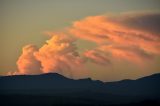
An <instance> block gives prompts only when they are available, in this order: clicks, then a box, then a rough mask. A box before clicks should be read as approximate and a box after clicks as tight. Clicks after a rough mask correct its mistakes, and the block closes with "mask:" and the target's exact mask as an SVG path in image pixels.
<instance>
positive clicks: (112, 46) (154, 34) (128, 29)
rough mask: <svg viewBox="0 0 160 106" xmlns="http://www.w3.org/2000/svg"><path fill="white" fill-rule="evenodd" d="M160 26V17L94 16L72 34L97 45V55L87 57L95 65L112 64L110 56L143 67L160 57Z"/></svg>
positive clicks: (152, 15)
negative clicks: (98, 63)
mask: <svg viewBox="0 0 160 106" xmlns="http://www.w3.org/2000/svg"><path fill="white" fill-rule="evenodd" d="M159 23H160V14H156V13H154V14H153V13H148V14H147V13H146V14H124V15H120V16H91V17H87V18H85V19H83V20H80V21H77V22H75V23H74V24H73V27H71V28H70V29H69V32H70V33H71V34H72V35H74V36H76V37H78V38H81V39H85V40H89V41H93V42H95V43H97V47H96V49H95V50H96V55H95V51H94V52H93V50H90V51H87V52H86V53H84V54H89V55H85V56H86V57H87V58H90V60H91V61H93V62H96V63H97V62H100V64H101V62H102V60H103V61H111V60H109V59H107V60H106V58H108V54H109V55H111V56H112V57H116V58H119V59H121V60H128V61H130V62H134V63H137V64H139V63H144V61H145V60H148V61H150V60H151V58H153V57H154V56H155V55H160V36H159V34H160V30H159V28H160V24H159ZM97 51H99V52H97ZM102 52H103V58H100V55H102ZM97 54H98V55H97ZM104 54H105V56H104ZM93 59H94V60H93ZM102 63H103V62H102Z"/></svg>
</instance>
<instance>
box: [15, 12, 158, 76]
mask: <svg viewBox="0 0 160 106" xmlns="http://www.w3.org/2000/svg"><path fill="white" fill-rule="evenodd" d="M159 28H160V14H159V13H142V14H135V13H134V14H122V15H118V16H116V15H114V16H106V15H102V16H90V17H87V18H85V19H82V20H80V21H76V22H74V23H73V26H71V27H68V28H67V30H65V31H66V32H65V33H63V34H56V35H55V34H53V35H52V34H51V35H52V37H51V39H50V40H48V41H47V42H46V44H44V45H43V46H42V47H41V48H39V49H38V48H37V47H36V46H34V45H27V46H25V47H24V49H23V53H22V55H21V56H20V57H19V60H18V61H17V65H18V71H16V73H21V74H36V73H44V72H45V73H46V72H56V73H60V74H63V75H66V76H68V77H72V78H81V77H86V76H87V73H88V72H87V71H88V69H86V67H85V63H86V62H88V61H90V62H93V63H95V64H98V65H104V66H106V67H107V66H108V65H109V64H114V63H113V61H112V60H113V59H120V60H122V61H123V60H125V61H128V62H131V63H136V64H138V65H140V66H141V65H143V64H144V63H145V61H151V60H152V59H154V56H156V55H160V30H159ZM77 38H78V39H85V40H88V41H91V42H95V43H96V44H97V47H95V48H94V49H92V50H87V51H85V52H84V53H82V54H79V53H78V52H77V48H78V47H77V46H76V39H77Z"/></svg>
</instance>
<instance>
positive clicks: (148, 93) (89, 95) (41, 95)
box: [0, 73, 160, 106]
mask: <svg viewBox="0 0 160 106" xmlns="http://www.w3.org/2000/svg"><path fill="white" fill-rule="evenodd" d="M13 105H14V106H15V105H20V106H57V105H58V106H64V105H67V106H85V105H86V106H160V74H155V75H151V76H147V77H144V78H140V79H137V80H122V81H117V82H106V83H103V82H101V81H93V80H91V79H89V78H88V79H80V80H73V79H68V78H65V77H63V76H61V75H59V74H53V73H49V74H43V75H17V76H3V77H0V106H13Z"/></svg>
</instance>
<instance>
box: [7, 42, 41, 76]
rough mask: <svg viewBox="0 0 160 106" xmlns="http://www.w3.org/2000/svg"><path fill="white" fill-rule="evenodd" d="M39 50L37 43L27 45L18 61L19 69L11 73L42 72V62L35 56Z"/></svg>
mask: <svg viewBox="0 0 160 106" xmlns="http://www.w3.org/2000/svg"><path fill="white" fill-rule="evenodd" d="M37 50H38V48H37V47H36V46H35V45H26V46H25V47H23V51H22V54H21V56H20V57H19V59H18V61H17V67H18V71H16V72H13V73H10V74H40V73H42V71H41V64H40V62H39V61H38V60H37V59H36V58H35V56H34V53H35V52H36V51H37Z"/></svg>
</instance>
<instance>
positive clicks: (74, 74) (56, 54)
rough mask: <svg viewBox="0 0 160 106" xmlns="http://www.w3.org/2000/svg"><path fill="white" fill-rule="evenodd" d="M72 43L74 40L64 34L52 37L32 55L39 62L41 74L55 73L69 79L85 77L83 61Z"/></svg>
mask: <svg viewBox="0 0 160 106" xmlns="http://www.w3.org/2000/svg"><path fill="white" fill-rule="evenodd" d="M74 42H75V39H74V38H72V37H68V36H66V35H64V34H63V35H62V34H61V35H52V38H51V39H50V40H47V42H46V44H44V45H43V46H42V47H41V48H40V49H39V50H38V51H37V52H35V54H34V56H35V57H36V59H37V60H38V61H40V62H41V65H42V70H43V72H45V73H48V72H56V73H60V74H63V75H66V76H68V77H71V78H78V77H82V76H83V77H85V74H86V73H87V72H84V71H85V68H84V66H83V59H82V58H81V57H80V56H79V54H78V52H77V51H76V49H77V48H76V45H75V44H74ZM77 67H79V68H77ZM81 74H82V75H81Z"/></svg>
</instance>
